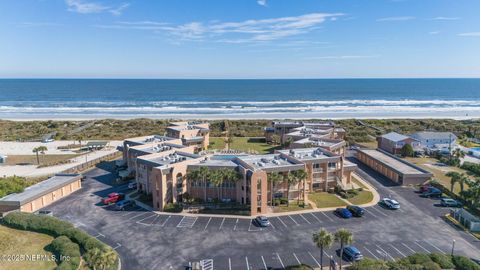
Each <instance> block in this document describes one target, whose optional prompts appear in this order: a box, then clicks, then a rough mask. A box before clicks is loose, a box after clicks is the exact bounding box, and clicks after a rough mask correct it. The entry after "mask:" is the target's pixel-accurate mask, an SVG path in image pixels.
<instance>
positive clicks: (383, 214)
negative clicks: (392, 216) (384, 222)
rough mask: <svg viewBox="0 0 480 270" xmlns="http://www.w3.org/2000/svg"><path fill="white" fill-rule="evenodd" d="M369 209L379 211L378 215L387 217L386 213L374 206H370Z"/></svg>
mask: <svg viewBox="0 0 480 270" xmlns="http://www.w3.org/2000/svg"><path fill="white" fill-rule="evenodd" d="M371 209H373V210H375V212H377V213H379V214H380V215H382V216H384V217H388V215H387V214H385V213H383V212H382V211H380V210H378V209H377V208H375V206H373V207H371Z"/></svg>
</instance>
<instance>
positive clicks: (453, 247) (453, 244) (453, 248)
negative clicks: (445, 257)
mask: <svg viewBox="0 0 480 270" xmlns="http://www.w3.org/2000/svg"><path fill="white" fill-rule="evenodd" d="M454 250H455V239H453V241H452V256H453V251H454Z"/></svg>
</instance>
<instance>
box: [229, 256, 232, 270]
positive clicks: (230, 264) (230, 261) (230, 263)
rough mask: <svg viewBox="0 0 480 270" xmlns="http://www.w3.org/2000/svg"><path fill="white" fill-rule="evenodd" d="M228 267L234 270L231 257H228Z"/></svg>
mask: <svg viewBox="0 0 480 270" xmlns="http://www.w3.org/2000/svg"><path fill="white" fill-rule="evenodd" d="M228 269H229V270H232V260H230V258H228Z"/></svg>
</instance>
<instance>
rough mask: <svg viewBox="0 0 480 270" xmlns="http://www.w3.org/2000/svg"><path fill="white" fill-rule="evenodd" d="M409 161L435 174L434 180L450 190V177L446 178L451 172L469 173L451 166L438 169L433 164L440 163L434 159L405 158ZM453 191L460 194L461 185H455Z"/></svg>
mask: <svg viewBox="0 0 480 270" xmlns="http://www.w3.org/2000/svg"><path fill="white" fill-rule="evenodd" d="M405 159H406V160H407V161H409V162H411V163H413V164H415V165H417V166H419V167H421V168H423V169H425V170H427V171H429V172H431V173H433V179H436V180H437V181H438V182H439V183H440V184H442V185H443V186H445V187H446V188H448V189H450V177H448V176H446V175H445V174H447V173H448V172H450V171H455V172H460V173H465V174H467V171H465V170H463V169H460V168H457V167H451V166H445V167H438V166H432V164H435V163H437V162H438V160H436V159H434V158H427V157H425V158H405ZM453 191H454V192H455V193H456V194H458V193H459V192H460V185H458V184H457V185H455V187H454V188H453Z"/></svg>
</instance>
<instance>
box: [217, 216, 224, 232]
mask: <svg viewBox="0 0 480 270" xmlns="http://www.w3.org/2000/svg"><path fill="white" fill-rule="evenodd" d="M224 222H225V218H223V219H222V223H220V227H218V229H219V230H221V229H222V226H223V223H224Z"/></svg>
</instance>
